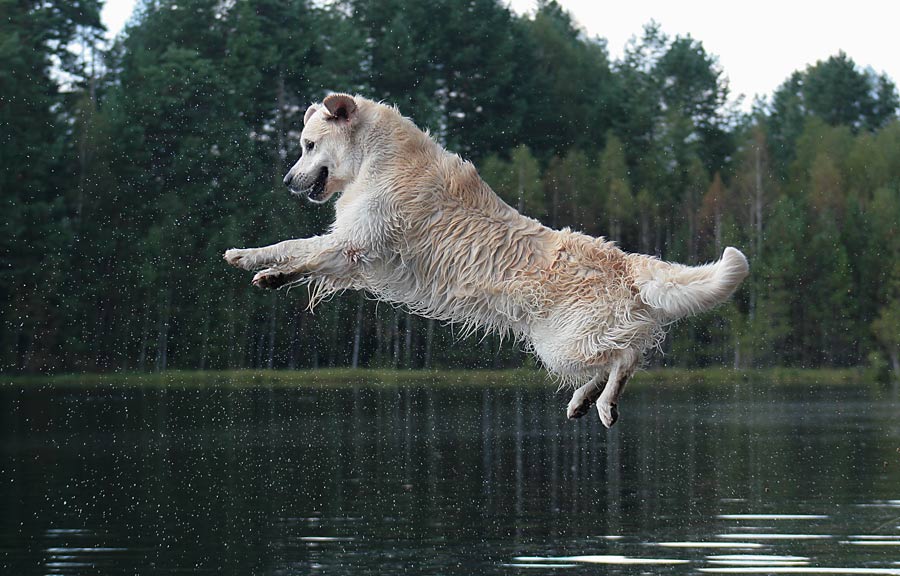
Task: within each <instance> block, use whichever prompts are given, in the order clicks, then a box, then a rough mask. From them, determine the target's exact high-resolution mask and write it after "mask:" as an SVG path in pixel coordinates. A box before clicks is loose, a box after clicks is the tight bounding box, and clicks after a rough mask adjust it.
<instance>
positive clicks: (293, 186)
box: [284, 166, 328, 202]
mask: <svg viewBox="0 0 900 576" xmlns="http://www.w3.org/2000/svg"><path fill="white" fill-rule="evenodd" d="M303 180H305V178H303V177H302V176H301V177H299V178H298V177H296V176H294V175H293V174H291V173H290V172H288V174H287V176H285V177H284V183H285V184H286V185H287V187H288V189H289V190H290V191H291V194H293V195H295V196H306V197H307V198H309V200H311V201H312V202H321V201H322V197H323V196H324V195H325V185H326V184H327V183H328V167H327V166H322V167H321V168H320V169H319V173H318V174H317V175H316V179H315V180H313V181H312V182H311V183H309V184H307V185H306V186H303V185H302V184H301V182H302V181H303Z"/></svg>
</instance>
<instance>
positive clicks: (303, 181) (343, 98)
mask: <svg viewBox="0 0 900 576" xmlns="http://www.w3.org/2000/svg"><path fill="white" fill-rule="evenodd" d="M358 111H359V108H358V106H357V103H356V100H354V98H353V97H352V96H349V95H347V94H331V95H330V96H328V97H326V98H325V100H323V101H322V104H321V105H318V104H313V105H312V106H310V107H309V108H308V109H307V110H306V114H305V115H304V117H303V124H304V126H303V132H302V133H301V135H300V146H301V150H302V152H301V156H300V159H299V160H297V163H296V164H294V166H293V167H292V168H291V169H290V170H289V171H288V173H287V175H286V176H285V177H284V183H285V184H287V185H288V187H289V188H290V190H291V193H292V194H295V195H298V196H303V195H305V196H306V197H307V198H309V200H310V201H311V202H315V203H317V204H320V203H322V202H325V201H327V200H328V199H329V198H331V196H332V195H333V194H334V193H335V192H338V191H340V190H342V189H343V188H344V186H346V185H347V184H349V183H350V182H351V181H352V180H353V179H354V178H355V177H356V173H357V172H358V167H357V166H356V165H355V164H356V163H357V161H356V158H355V156H356V155H355V154H353V150H352V146H353V143H352V132H353V130H354V127H355V126H354V125H355V124H356V123H357V122H358V120H359V118H358Z"/></svg>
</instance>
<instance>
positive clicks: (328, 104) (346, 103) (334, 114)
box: [322, 94, 357, 122]
mask: <svg viewBox="0 0 900 576" xmlns="http://www.w3.org/2000/svg"><path fill="white" fill-rule="evenodd" d="M322 104H323V105H324V106H325V110H327V111H328V116H329V119H331V120H343V121H344V122H349V121H350V120H352V119H353V117H354V116H356V108H357V107H356V100H354V99H353V96H350V95H349V94H330V95H328V96H326V97H325V100H322Z"/></svg>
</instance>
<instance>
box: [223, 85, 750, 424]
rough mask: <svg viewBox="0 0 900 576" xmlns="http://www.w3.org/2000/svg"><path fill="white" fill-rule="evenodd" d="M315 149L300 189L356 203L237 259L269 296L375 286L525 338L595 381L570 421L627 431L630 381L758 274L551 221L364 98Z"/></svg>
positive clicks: (324, 109)
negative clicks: (556, 226) (275, 291)
mask: <svg viewBox="0 0 900 576" xmlns="http://www.w3.org/2000/svg"><path fill="white" fill-rule="evenodd" d="M300 143H301V147H302V155H301V157H300V159H299V160H298V161H297V163H296V164H295V165H294V166H293V167H292V168H291V169H290V171H289V172H288V174H287V176H286V177H285V179H284V182H285V183H286V184H287V185H288V186H289V187H290V189H291V191H292V193H294V194H296V195H305V196H306V197H307V198H308V199H309V200H310V201H312V202H316V203H321V202H325V201H327V200H328V199H329V198H330V197H331V196H333V195H334V194H335V193H337V192H341V194H340V197H339V198H338V200H337V203H336V208H335V218H334V222H333V223H332V224H331V228H330V231H329V232H328V233H327V234H324V235H322V236H314V237H312V238H303V239H297V240H286V241H284V242H280V243H278V244H274V245H272V246H267V247H264V248H251V249H231V250H228V251H227V252H225V260H226V261H227V262H228V263H229V264H231V265H232V266H237V267H239V268H243V269H245V270H252V271H257V273H256V275H255V276H254V278H253V283H254V284H255V285H256V286H259V287H261V288H278V287H280V286H284V285H289V284H295V283H300V282H307V283H310V284H311V298H310V306H314V305H315V304H316V303H317V302H319V301H320V300H321V299H322V298H324V297H326V296H328V295H329V294H331V293H334V292H335V291H340V290H344V289H348V288H350V289H359V290H367V291H369V292H370V293H372V294H374V295H375V296H376V297H377V298H379V299H381V300H385V301H388V302H392V303H395V304H400V305H403V306H405V307H406V308H407V309H409V310H410V311H412V312H414V313H416V314H420V315H422V316H425V317H428V318H434V319H437V320H441V321H446V322H451V323H460V324H462V325H463V326H464V329H466V330H473V329H485V330H494V331H497V332H499V333H501V334H504V335H512V336H514V337H515V338H517V339H519V340H521V341H522V342H524V343H525V345H526V346H527V347H528V348H529V349H530V350H531V351H533V352H534V354H536V355H537V357H538V358H539V359H540V361H541V362H542V363H543V365H544V366H545V367H546V368H547V369H548V370H549V371H550V372H551V373H553V374H556V375H558V376H560V377H562V378H563V379H564V381H566V382H568V383H572V384H575V383H578V384H582V385H581V387H579V388H578V389H577V390H575V392H574V394H573V396H572V400H571V401H570V402H569V405H568V410H567V414H568V416H569V417H570V418H577V417H580V416H582V415H584V414H585V413H586V412H587V411H588V410H589V408H590V406H591V405H592V404H594V405H596V406H597V409H598V412H599V414H600V419H601V420H602V422H603V424H604V425H605V426H606V427H609V426H612V425H613V424H614V423H615V422H616V420H617V419H618V409H617V405H618V402H619V397H620V395H621V393H622V390H623V388H624V386H625V384H626V382H627V381H628V379H629V378H630V377H631V376H632V374H633V373H634V370H635V369H636V367H637V366H638V365H639V363H640V361H641V359H642V357H643V353H644V352H645V351H646V350H647V349H648V348H651V347H653V346H654V345H657V344H658V343H659V342H660V341H661V339H662V337H663V334H664V329H665V327H666V326H667V325H668V324H670V323H672V322H674V321H675V320H677V319H679V318H682V317H684V316H687V315H690V314H694V313H697V312H701V311H703V310H707V309H709V308H711V307H713V306H715V305H716V304H719V303H721V302H723V301H724V300H726V299H727V298H728V297H729V296H730V295H731V294H732V293H733V292H734V291H735V289H736V288H737V287H738V285H739V284H740V283H741V281H742V280H743V279H744V277H746V275H747V273H748V265H747V260H746V258H745V257H744V255H743V254H741V252H740V251H739V250H736V249H734V248H726V249H725V252H724V254H723V255H722V258H721V259H720V260H719V261H718V262H716V263H713V264H707V265H705V266H695V267H690V266H684V265H681V264H673V263H668V262H663V261H661V260H658V259H656V258H653V257H650V256H645V255H642V254H629V253H626V252H623V251H622V250H620V249H619V248H618V247H616V246H615V244H614V243H612V242H608V241H606V240H604V239H603V238H593V237H590V236H587V235H585V234H580V233H578V232H573V231H571V230H568V229H564V230H553V229H550V228H548V227H546V226H543V225H542V224H541V223H540V222H538V221H537V220H534V219H531V218H528V217H526V216H523V215H522V214H520V213H518V212H517V211H516V210H514V209H513V208H511V207H510V206H508V205H507V204H505V203H504V202H503V201H502V200H501V199H500V198H499V197H498V196H497V195H496V194H494V192H493V191H492V190H491V189H490V187H489V186H488V185H487V184H485V182H484V181H483V180H482V179H481V178H480V177H479V176H478V172H477V171H476V170H475V167H474V166H473V165H472V164H471V163H469V162H466V161H464V160H462V159H461V158H460V157H459V156H457V155H455V154H452V153H450V152H448V151H446V150H445V149H444V148H442V147H441V146H440V145H439V144H438V143H437V142H435V141H434V140H433V139H432V138H431V137H430V136H429V135H428V134H427V133H425V132H423V131H421V130H420V129H419V128H417V127H416V126H415V124H413V122H412V121H410V120H409V119H407V118H404V117H403V116H402V115H401V114H400V113H399V112H398V111H397V109H396V108H393V107H390V106H386V105H384V104H381V103H378V102H374V101H371V100H368V99H365V98H362V97H359V96H356V97H353V96H350V95H347V94H332V95H330V96H328V97H327V98H325V100H324V101H323V102H322V104H321V105H316V104H314V105H312V106H310V107H309V109H308V110H307V111H306V114H305V117H304V128H303V132H302V134H301V142H300Z"/></svg>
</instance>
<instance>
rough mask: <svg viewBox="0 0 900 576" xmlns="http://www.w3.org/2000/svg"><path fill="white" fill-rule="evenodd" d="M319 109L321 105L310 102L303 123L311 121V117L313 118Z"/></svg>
mask: <svg viewBox="0 0 900 576" xmlns="http://www.w3.org/2000/svg"><path fill="white" fill-rule="evenodd" d="M318 110H319V107H318V106H316V105H315V104H310V105H309V108H307V109H306V114H304V115H303V124H304V125H305V124H306V123H307V122H309V119H310V118H312V115H313V114H315V113H316V112H317V111H318Z"/></svg>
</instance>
